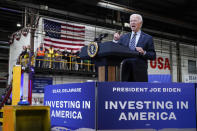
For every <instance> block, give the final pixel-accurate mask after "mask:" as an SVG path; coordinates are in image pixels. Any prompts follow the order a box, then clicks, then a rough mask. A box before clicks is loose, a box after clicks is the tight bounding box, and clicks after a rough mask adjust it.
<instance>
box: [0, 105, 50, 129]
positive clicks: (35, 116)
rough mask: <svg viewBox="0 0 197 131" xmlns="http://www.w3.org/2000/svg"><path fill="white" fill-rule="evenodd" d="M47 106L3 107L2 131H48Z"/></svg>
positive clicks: (48, 111) (48, 109) (48, 116)
mask: <svg viewBox="0 0 197 131" xmlns="http://www.w3.org/2000/svg"><path fill="white" fill-rule="evenodd" d="M50 128H51V127H50V107H49V106H4V107H3V131H50Z"/></svg>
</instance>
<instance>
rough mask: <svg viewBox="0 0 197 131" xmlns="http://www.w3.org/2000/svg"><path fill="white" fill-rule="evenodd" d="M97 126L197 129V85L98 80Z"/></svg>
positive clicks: (106, 127) (102, 127)
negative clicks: (196, 91) (196, 95)
mask: <svg viewBox="0 0 197 131" xmlns="http://www.w3.org/2000/svg"><path fill="white" fill-rule="evenodd" d="M98 105H99V106H98V118H97V120H98V129H99V130H118V129H119V130H120V129H157V130H158V129H164V128H177V129H183V128H184V129H190V128H193V129H195V128H196V112H195V85H194V84H191V83H190V84H189V83H187V84H186V83H161V84H159V83H129V82H127V83H120V82H103V83H98Z"/></svg>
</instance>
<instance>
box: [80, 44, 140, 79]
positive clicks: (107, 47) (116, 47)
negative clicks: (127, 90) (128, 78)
mask: <svg viewBox="0 0 197 131" xmlns="http://www.w3.org/2000/svg"><path fill="white" fill-rule="evenodd" d="M138 55H139V53H138V52H137V51H131V50H129V48H128V47H125V46H122V45H120V44H117V43H114V42H111V41H110V42H104V43H99V44H98V51H97V54H96V55H95V56H94V57H90V56H89V55H88V46H84V47H83V48H82V49H81V53H80V58H81V59H90V60H93V61H95V65H96V66H97V67H98V81H99V82H104V81H120V75H119V74H120V71H119V67H120V63H121V62H122V61H123V60H124V59H125V58H131V57H136V56H138Z"/></svg>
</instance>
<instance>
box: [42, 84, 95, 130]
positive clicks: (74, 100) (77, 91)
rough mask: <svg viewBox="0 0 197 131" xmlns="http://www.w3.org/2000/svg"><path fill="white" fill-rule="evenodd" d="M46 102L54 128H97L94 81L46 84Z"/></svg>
mask: <svg viewBox="0 0 197 131" xmlns="http://www.w3.org/2000/svg"><path fill="white" fill-rule="evenodd" d="M44 104H45V105H48V106H50V107H51V108H50V116H51V126H52V128H53V129H59V130H61V129H69V130H75V129H79V128H91V129H95V83H94V82H88V83H75V84H62V85H50V86H46V87H45V94H44ZM63 127H64V128H63ZM60 128H61V129H60Z"/></svg>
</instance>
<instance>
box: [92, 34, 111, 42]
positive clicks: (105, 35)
mask: <svg viewBox="0 0 197 131" xmlns="http://www.w3.org/2000/svg"><path fill="white" fill-rule="evenodd" d="M107 36H108V34H107V33H104V34H100V35H99V37H98V38H94V41H95V42H98V43H101V41H102V39H103V38H105V37H107Z"/></svg>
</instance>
